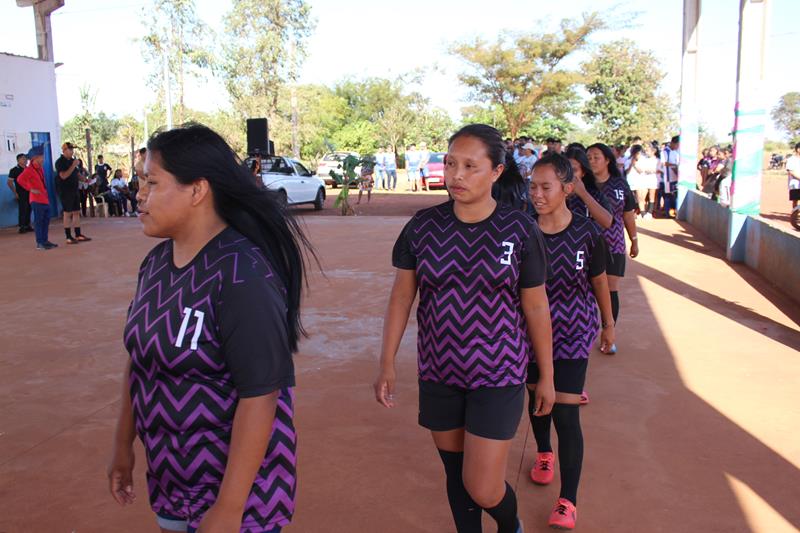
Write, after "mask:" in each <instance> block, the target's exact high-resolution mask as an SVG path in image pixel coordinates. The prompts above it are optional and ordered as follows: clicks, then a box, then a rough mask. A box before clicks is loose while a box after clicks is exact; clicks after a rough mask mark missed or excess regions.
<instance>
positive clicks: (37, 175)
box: [17, 146, 58, 250]
mask: <svg viewBox="0 0 800 533" xmlns="http://www.w3.org/2000/svg"><path fill="white" fill-rule="evenodd" d="M28 159H29V160H30V164H29V165H28V166H27V167H25V170H23V171H22V174H20V175H19V177H18V178H17V183H18V184H19V185H20V186H21V187H22V188H23V189H25V190H26V191H28V192H29V193H30V201H31V209H32V210H33V225H34V228H35V230H36V249H37V250H50V249H52V248H55V247H57V246H58V245H57V244H53V243H52V242H50V241H49V240H48V238H47V234H48V231H49V229H50V199H49V198H48V197H47V186H46V185H45V181H44V170H43V169H42V161H43V160H44V148H43V147H42V146H35V147H33V148H31V149H30V151H29V152H28Z"/></svg>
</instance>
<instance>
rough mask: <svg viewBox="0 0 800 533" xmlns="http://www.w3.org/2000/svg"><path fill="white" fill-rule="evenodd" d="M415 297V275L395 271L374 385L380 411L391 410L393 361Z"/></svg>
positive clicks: (401, 270)
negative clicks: (383, 408)
mask: <svg viewBox="0 0 800 533" xmlns="http://www.w3.org/2000/svg"><path fill="white" fill-rule="evenodd" d="M416 296H417V272H416V271H415V270H408V269H401V268H398V269H397V274H396V275H395V278H394V285H393V286H392V294H391V296H389V304H388V306H387V308H386V316H385V318H384V321H383V343H382V345H381V361H380V373H379V374H378V379H377V380H376V381H375V384H374V388H375V399H376V400H378V403H380V404H381V405H383V406H384V407H394V398H393V396H394V383H395V379H396V374H395V368H394V361H395V357H397V350H398V349H399V348H400V341H402V339H403V333H404V332H405V330H406V325H407V324H408V315H409V313H410V312H411V306H412V305H413V304H414V298H416Z"/></svg>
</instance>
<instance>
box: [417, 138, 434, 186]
mask: <svg viewBox="0 0 800 533" xmlns="http://www.w3.org/2000/svg"><path fill="white" fill-rule="evenodd" d="M430 161H431V153H430V151H429V150H428V143H426V142H424V141H423V142H421V143H419V172H420V174H421V176H422V184H423V185H424V186H425V190H426V191H428V190H430V188H429V187H428V175H429V174H430V171H429V170H428V163H430Z"/></svg>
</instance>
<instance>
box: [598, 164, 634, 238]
mask: <svg viewBox="0 0 800 533" xmlns="http://www.w3.org/2000/svg"><path fill="white" fill-rule="evenodd" d="M597 186H598V187H599V188H600V190H601V191H602V193H603V194H604V195H605V197H606V198H607V199H608V201H609V203H610V205H611V211H610V213H611V216H612V217H613V218H614V221H613V222H612V223H611V227H610V228H608V229H606V230H603V237H605V239H606V244H608V249H609V251H610V252H611V253H612V254H624V253H625V249H626V246H625V221H624V220H623V219H622V214H623V213H627V212H628V211H633V210H634V209H636V200H634V198H633V192H631V188H630V187H629V186H628V181H627V180H626V179H625V178H623V177H622V176H611V177H610V178H608V179H607V180H606V181H605V182H604V183H598V184H597Z"/></svg>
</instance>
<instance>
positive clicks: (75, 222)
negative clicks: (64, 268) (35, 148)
mask: <svg viewBox="0 0 800 533" xmlns="http://www.w3.org/2000/svg"><path fill="white" fill-rule="evenodd" d="M78 163H79V161H78V160H77V159H75V147H74V146H73V145H72V143H68V142H66V143H64V144H63V145H61V157H59V158H58V159H57V160H56V172H57V173H58V181H57V182H56V183H58V186H57V187H56V189H57V190H58V195H59V199H60V200H61V207H62V209H63V210H64V234H65V235H66V237H67V244H78V243H79V242H84V241H90V240H92V239H90V238H89V237H87V236H86V235H83V234H82V233H81V195H80V193H79V190H78V185H79V183H80V178H79V176H80V171H79V170H78ZM73 230H74V231H75V236H74V237H73V236H72V231H73Z"/></svg>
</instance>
